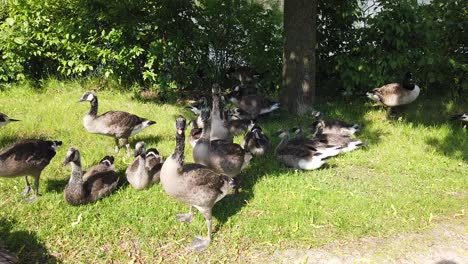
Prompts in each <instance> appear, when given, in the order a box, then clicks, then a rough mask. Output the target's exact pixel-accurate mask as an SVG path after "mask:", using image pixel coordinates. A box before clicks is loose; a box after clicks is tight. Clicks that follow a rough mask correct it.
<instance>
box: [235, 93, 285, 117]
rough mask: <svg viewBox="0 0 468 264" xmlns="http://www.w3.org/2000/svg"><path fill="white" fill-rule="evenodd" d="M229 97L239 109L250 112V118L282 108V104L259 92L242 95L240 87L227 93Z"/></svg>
mask: <svg viewBox="0 0 468 264" xmlns="http://www.w3.org/2000/svg"><path fill="white" fill-rule="evenodd" d="M227 97H228V99H229V100H230V101H231V102H232V103H234V104H235V105H236V106H237V107H238V108H239V109H241V110H243V111H244V112H246V113H248V114H249V116H248V117H249V118H250V119H255V118H257V117H258V116H259V115H263V114H267V113H270V112H272V111H274V110H277V109H279V108H280V104H279V103H277V102H273V101H271V100H269V99H268V98H265V97H264V96H261V95H259V94H250V95H245V96H242V93H241V91H240V90H239V88H238V87H236V89H235V90H234V91H233V92H231V93H230V94H229V95H227Z"/></svg>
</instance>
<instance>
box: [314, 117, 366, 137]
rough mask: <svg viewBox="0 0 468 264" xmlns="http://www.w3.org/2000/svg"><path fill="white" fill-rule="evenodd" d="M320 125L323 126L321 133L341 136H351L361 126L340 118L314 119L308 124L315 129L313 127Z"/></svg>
mask: <svg viewBox="0 0 468 264" xmlns="http://www.w3.org/2000/svg"><path fill="white" fill-rule="evenodd" d="M318 125H320V126H322V127H323V133H326V134H337V135H342V136H351V135H354V134H355V133H356V132H359V131H361V126H360V125H358V124H349V123H346V122H344V121H341V120H330V121H325V120H317V121H314V122H313V123H312V124H311V125H310V126H309V129H310V130H312V131H313V130H315V128H316V127H317V126H318Z"/></svg>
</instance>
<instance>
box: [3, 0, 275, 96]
mask: <svg viewBox="0 0 468 264" xmlns="http://www.w3.org/2000/svg"><path fill="white" fill-rule="evenodd" d="M274 10H277V9H274ZM280 23H281V15H280V13H279V12H278V11H276V13H275V12H274V11H272V10H271V9H270V10H265V9H264V8H263V7H262V5H260V4H256V3H250V1H249V2H247V1H240V0H232V1H213V0H205V1H199V2H196V3H195V1H184V0H176V1H174V0H150V1H143V0H138V1H117V2H115V1H114V2H108V1H102V0H97V1H94V0H85V1H79V0H44V1H33V0H18V1H11V2H10V9H9V14H8V17H7V18H5V19H4V22H3V23H2V25H1V26H0V33H1V37H0V53H1V56H2V57H3V60H2V62H1V64H0V80H1V81H3V82H11V81H20V80H23V79H25V78H34V79H40V78H44V77H46V76H48V75H54V76H58V77H59V78H82V77H88V76H97V77H104V78H116V79H118V80H119V81H120V82H121V83H123V84H133V83H135V82H136V83H139V84H142V85H144V86H146V87H159V89H169V87H175V86H177V87H178V88H179V89H188V88H190V89H194V88H197V87H205V86H207V83H211V82H212V81H213V80H214V79H216V78H218V76H220V74H219V73H220V72H221V71H222V70H223V69H224V68H225V67H226V66H227V65H228V62H234V63H244V64H250V65H253V66H255V67H258V68H261V69H265V71H272V72H274V73H273V74H272V76H275V78H277V79H278V78H279V76H280V75H279V69H280V58H281V42H280V41H281V27H280V25H281V24H280ZM208 87H209V86H208Z"/></svg>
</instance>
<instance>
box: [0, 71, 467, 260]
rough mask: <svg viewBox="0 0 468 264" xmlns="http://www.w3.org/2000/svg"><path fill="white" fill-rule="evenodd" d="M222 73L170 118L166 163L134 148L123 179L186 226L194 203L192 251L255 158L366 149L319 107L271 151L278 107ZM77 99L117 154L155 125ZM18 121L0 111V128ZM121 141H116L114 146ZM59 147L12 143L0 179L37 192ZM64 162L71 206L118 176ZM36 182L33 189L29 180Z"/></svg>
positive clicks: (398, 98)
mask: <svg viewBox="0 0 468 264" xmlns="http://www.w3.org/2000/svg"><path fill="white" fill-rule="evenodd" d="M226 77H228V78H234V79H236V80H237V81H239V83H240V84H239V85H238V86H236V87H235V88H234V89H232V91H230V92H225V91H223V89H222V88H221V86H220V85H218V84H214V85H213V86H212V90H211V98H210V99H211V100H210V99H207V97H202V98H201V99H200V100H198V101H197V102H196V103H195V104H193V105H191V106H188V109H190V110H191V111H192V112H193V113H194V114H195V115H196V118H194V119H191V120H190V121H189V122H187V120H186V119H185V118H184V117H182V116H178V117H177V118H176V120H175V131H174V132H175V149H174V152H173V153H172V154H171V155H169V156H168V158H166V159H165V160H164V159H163V157H162V155H161V154H160V153H159V152H158V150H157V149H155V148H147V146H146V144H145V142H143V141H140V142H137V143H136V145H135V151H134V157H135V160H134V162H132V163H131V164H130V165H129V166H128V168H127V169H126V171H125V176H126V179H127V181H128V183H129V184H130V186H132V187H133V188H134V189H136V190H143V189H147V188H150V187H151V186H152V185H154V184H158V183H161V186H162V188H163V189H164V191H165V192H166V193H167V194H168V195H169V196H171V197H172V198H174V199H176V200H178V201H180V202H183V203H186V204H187V205H188V206H189V207H190V210H189V212H188V213H185V214H178V215H176V218H177V220H179V221H181V222H186V223H190V222H191V221H192V218H193V216H194V211H193V208H195V209H197V210H198V211H200V212H201V213H202V215H203V216H204V218H205V220H206V226H207V236H206V237H195V238H194V240H193V242H192V244H191V248H192V249H194V250H197V251H201V250H204V249H206V248H207V247H208V246H209V244H210V241H211V236H212V229H211V218H212V209H213V206H214V205H215V204H216V203H217V202H218V201H220V200H221V199H222V198H223V197H225V196H226V195H228V194H229V193H230V192H231V190H233V191H234V193H238V192H239V188H240V186H241V182H242V177H241V174H242V171H243V170H244V169H245V168H246V167H247V166H248V165H249V163H251V162H252V161H253V160H254V159H255V157H258V156H262V155H266V154H267V153H269V152H272V153H273V156H274V157H275V158H276V159H277V160H278V161H279V162H281V163H283V164H284V165H286V166H288V167H291V168H294V169H298V170H314V169H318V168H320V167H322V166H323V165H324V164H325V163H326V162H327V161H328V160H329V159H330V158H332V157H334V156H337V155H341V154H342V153H345V152H350V151H353V150H356V149H358V148H360V147H363V146H366V145H367V143H366V142H363V141H361V140H359V139H357V138H356V137H355V135H356V134H357V133H359V131H360V130H361V129H362V126H361V125H359V124H354V123H347V122H345V121H343V120H325V119H323V118H322V114H321V113H320V112H317V111H314V112H312V113H311V114H310V117H311V119H312V121H311V123H310V124H301V126H300V127H294V128H290V129H285V130H279V131H277V132H276V135H277V136H278V137H280V142H279V144H278V145H276V146H275V147H274V148H273V146H272V143H271V141H270V138H269V137H268V136H267V134H266V133H265V131H264V130H263V129H262V127H261V121H260V120H265V119H266V118H268V117H269V116H270V113H271V112H273V111H275V110H277V109H279V108H280V104H279V103H278V102H275V101H272V100H270V99H269V98H266V97H265V96H263V95H261V94H258V93H256V92H255V91H252V90H251V87H252V83H253V82H255V80H256V78H257V77H258V76H257V73H256V72H255V71H252V70H249V69H248V68H246V67H241V68H238V69H237V70H230V71H229V72H228V73H227V74H226ZM419 92H420V88H419V87H418V86H417V85H416V84H415V82H414V80H413V79H412V75H411V73H406V74H405V76H404V78H403V81H402V82H401V83H392V84H387V85H384V86H382V87H380V88H376V89H374V90H373V91H371V92H369V93H367V96H368V97H369V98H370V99H372V100H373V101H375V102H378V103H380V104H382V105H384V106H385V107H388V108H390V110H391V109H392V108H395V107H397V106H400V105H405V104H409V103H411V102H413V101H414V100H415V99H416V98H417V97H418V95H419ZM79 101H80V102H89V103H90V105H91V108H90V111H89V112H88V113H87V114H86V115H85V116H84V118H83V127H84V128H85V129H86V131H88V132H90V133H94V134H100V135H106V136H109V137H113V138H114V140H115V152H116V153H118V151H119V148H121V147H123V146H125V148H126V150H127V155H130V153H131V151H130V143H129V138H130V137H131V136H133V135H135V134H137V133H139V132H140V131H142V130H144V129H145V128H147V127H149V126H151V125H154V124H156V122H155V121H152V120H150V119H147V118H143V117H139V116H137V115H134V114H131V113H128V112H124V111H108V112H105V113H103V114H100V115H98V97H97V94H96V92H94V91H88V92H85V93H84V94H83V95H82V96H81V98H80V99H79ZM451 119H452V120H462V121H464V122H468V115H467V114H459V115H454V116H453V117H452V118H451ZM15 121H19V120H17V119H13V118H9V117H8V116H7V115H6V114H2V113H0V127H3V126H5V125H7V124H9V123H11V122H15ZM189 126H190V127H191V129H190V131H189V134H188V142H189V143H190V145H191V147H192V149H193V152H192V153H193V160H194V161H195V163H186V162H185V154H184V150H185V145H186V143H185V141H186V135H185V132H186V130H187V129H188V127H189ZM244 133H245V135H244V138H243V141H242V143H241V144H236V143H234V142H233V138H234V136H235V135H239V134H244ZM120 141H122V143H123V144H122V145H121V144H120ZM61 145H62V142H61V141H58V140H42V139H28V140H21V141H19V142H16V143H14V144H12V145H10V146H8V147H6V148H5V149H3V150H1V151H0V177H7V178H12V177H20V176H24V177H25V180H26V189H25V190H24V191H23V195H29V194H30V193H31V190H32V191H33V195H32V196H31V197H29V198H28V199H27V200H28V201H33V200H34V199H36V198H37V196H38V195H39V178H40V176H41V173H42V171H43V170H44V168H45V167H46V166H47V165H48V164H49V163H50V162H51V160H52V158H53V157H54V156H55V155H56V151H57V148H58V147H59V146H61ZM67 164H70V166H71V175H70V177H69V180H68V184H67V185H66V186H65V189H64V199H65V201H66V202H67V203H68V204H70V205H74V206H76V205H82V204H87V203H93V202H95V201H97V200H99V199H101V198H103V197H105V196H108V195H110V194H111V193H112V192H113V191H115V190H116V189H117V188H118V186H119V183H120V180H121V178H123V177H120V175H119V174H118V173H117V172H116V170H115V168H114V157H113V156H105V157H103V158H102V159H101V160H100V161H99V162H98V163H96V165H93V166H91V167H90V168H88V169H87V170H83V168H82V165H81V154H80V151H79V150H78V149H77V148H74V147H70V148H69V149H68V151H67V152H66V156H65V160H64V162H63V165H67ZM28 177H32V178H33V179H34V188H31V185H30V183H29V181H28Z"/></svg>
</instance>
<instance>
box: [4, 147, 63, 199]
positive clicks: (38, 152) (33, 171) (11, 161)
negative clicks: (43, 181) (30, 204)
mask: <svg viewBox="0 0 468 264" xmlns="http://www.w3.org/2000/svg"><path fill="white" fill-rule="evenodd" d="M61 145H62V141H47V140H40V139H27V140H22V141H20V142H18V143H15V144H13V145H11V146H9V147H7V148H6V149H4V150H2V151H0V177H7V178H12V177H19V176H24V178H25V180H26V189H25V190H24V191H23V193H22V194H23V195H27V194H29V193H30V192H31V185H30V184H29V181H28V176H32V177H33V178H34V195H33V196H32V197H31V198H30V199H28V201H33V200H35V199H36V197H37V196H38V195H39V177H40V176H41V173H42V170H44V168H45V167H46V166H47V165H49V163H50V161H51V160H52V158H53V157H54V156H55V154H56V151H57V148H58V147H59V146H61Z"/></svg>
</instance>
